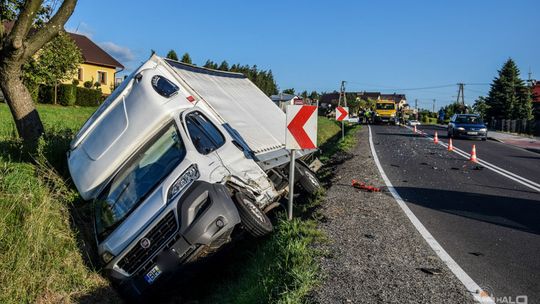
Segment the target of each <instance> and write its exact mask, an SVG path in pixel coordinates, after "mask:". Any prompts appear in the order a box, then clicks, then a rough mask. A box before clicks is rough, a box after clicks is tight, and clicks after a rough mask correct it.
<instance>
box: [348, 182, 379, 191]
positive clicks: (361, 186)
mask: <svg viewBox="0 0 540 304" xmlns="http://www.w3.org/2000/svg"><path fill="white" fill-rule="evenodd" d="M352 186H353V187H354V188H356V189H360V190H365V191H368V192H380V191H381V189H380V188H377V187H375V186H370V185H366V183H361V182H358V181H356V180H354V179H353V180H352Z"/></svg>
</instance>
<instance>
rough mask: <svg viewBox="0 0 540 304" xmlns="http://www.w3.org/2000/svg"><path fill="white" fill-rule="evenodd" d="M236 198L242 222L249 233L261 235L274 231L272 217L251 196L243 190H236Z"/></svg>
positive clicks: (256, 235)
mask: <svg viewBox="0 0 540 304" xmlns="http://www.w3.org/2000/svg"><path fill="white" fill-rule="evenodd" d="M234 200H235V203H236V207H237V208H238V214H239V215H240V219H241V220H242V224H243V225H244V227H245V229H246V230H247V232H248V233H249V234H251V235H253V236H255V237H260V236H263V235H267V234H268V233H270V232H272V230H273V226H272V223H271V222H270V219H269V218H268V216H266V214H265V213H264V212H262V211H261V209H259V207H257V205H256V204H255V202H253V200H252V199H251V198H249V197H248V196H247V195H246V194H244V193H242V192H236V194H235V195H234Z"/></svg>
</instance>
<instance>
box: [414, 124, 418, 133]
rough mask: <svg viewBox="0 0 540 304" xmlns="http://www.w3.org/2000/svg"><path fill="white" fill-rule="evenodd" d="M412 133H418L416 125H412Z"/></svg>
mask: <svg viewBox="0 0 540 304" xmlns="http://www.w3.org/2000/svg"><path fill="white" fill-rule="evenodd" d="M414 133H418V131H417V130H416V125H414Z"/></svg>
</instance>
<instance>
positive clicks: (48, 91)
mask: <svg viewBox="0 0 540 304" xmlns="http://www.w3.org/2000/svg"><path fill="white" fill-rule="evenodd" d="M38 101H39V102H40V103H49V104H52V103H54V87H53V86H49V85H41V86H39V90H38Z"/></svg>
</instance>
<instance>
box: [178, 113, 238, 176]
mask: <svg viewBox="0 0 540 304" xmlns="http://www.w3.org/2000/svg"><path fill="white" fill-rule="evenodd" d="M198 113H199V112H198V111H196V110H188V111H184V112H183V113H182V124H183V126H184V130H185V132H186V133H187V135H188V137H189V140H190V142H191V145H192V147H194V150H195V151H193V153H191V154H190V158H191V159H193V161H194V162H195V163H196V164H197V166H198V168H199V171H200V174H201V179H203V180H206V181H208V182H210V183H218V182H221V181H223V180H224V179H225V178H226V177H228V176H229V175H230V172H229V171H228V170H227V169H226V168H225V166H223V163H222V162H221V159H220V158H219V155H218V154H217V150H218V149H219V147H221V146H223V145H224V144H225V138H219V137H217V136H215V134H210V133H209V132H207V131H206V130H205V128H204V126H203V125H201V123H200V122H199V118H198V116H199V114H198Z"/></svg>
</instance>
